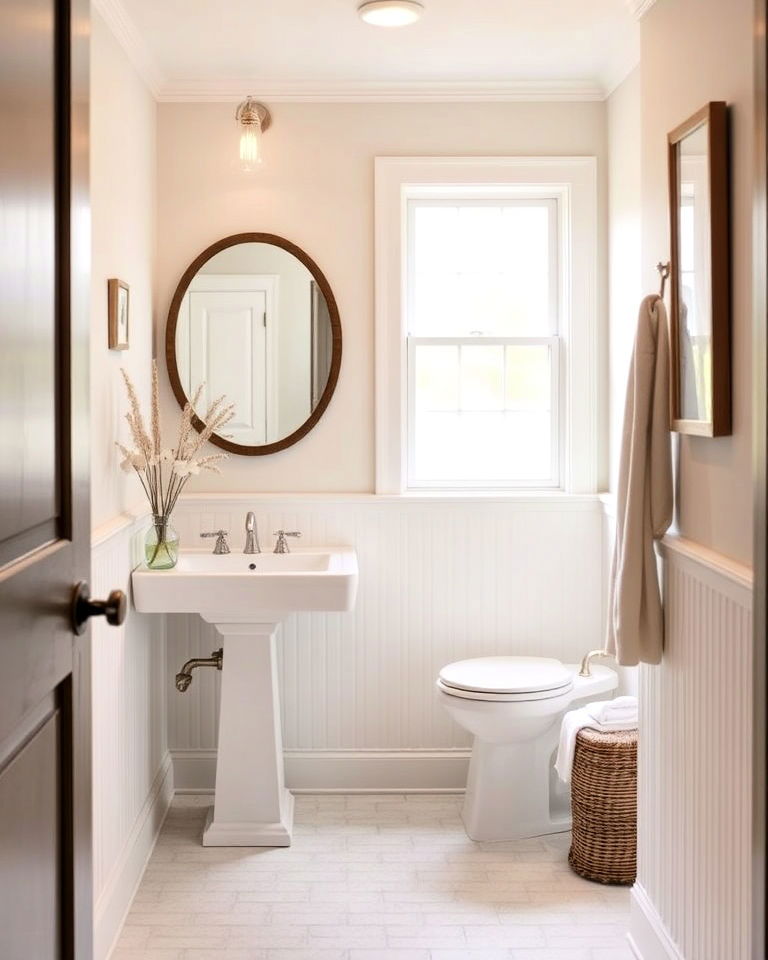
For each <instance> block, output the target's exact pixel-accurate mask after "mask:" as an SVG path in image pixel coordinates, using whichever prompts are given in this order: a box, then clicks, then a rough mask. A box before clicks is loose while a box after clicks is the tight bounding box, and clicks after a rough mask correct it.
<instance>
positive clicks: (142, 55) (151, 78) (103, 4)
mask: <svg viewBox="0 0 768 960" xmlns="http://www.w3.org/2000/svg"><path fill="white" fill-rule="evenodd" d="M92 3H93V8H94V10H96V11H97V12H98V13H99V14H100V16H101V17H102V19H103V20H104V22H105V23H106V25H107V26H108V27H109V29H110V30H111V31H112V34H113V35H114V37H115V39H116V40H117V42H118V43H119V44H120V46H121V47H122V48H123V50H124V51H125V54H126V56H127V57H128V59H129V60H130V62H131V64H132V66H133V68H134V69H135V70H136V72H137V73H138V74H139V76H140V77H141V79H142V80H143V81H144V83H146V85H147V86H148V87H149V90H150V92H151V94H152V96H153V97H155V99H157V96H158V94H159V93H160V90H161V89H162V87H163V85H164V82H165V78H164V76H163V73H162V71H161V70H160V68H159V67H158V65H157V63H156V62H155V58H154V57H153V56H152V54H151V52H150V50H149V48H148V46H147V44H146V42H145V41H144V38H143V37H142V35H141V33H140V31H139V30H138V29H137V27H136V24H135V23H134V22H133V20H132V19H131V18H130V16H129V15H128V12H127V11H126V9H125V7H124V6H123V4H122V3H121V0H92Z"/></svg>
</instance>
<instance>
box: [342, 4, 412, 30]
mask: <svg viewBox="0 0 768 960" xmlns="http://www.w3.org/2000/svg"><path fill="white" fill-rule="evenodd" d="M357 12H358V13H359V14H360V17H361V19H363V20H365V22H366V23H372V24H373V25H374V26H375V27H406V26H408V24H409V23H416V21H417V20H418V19H419V17H420V16H421V15H422V13H424V5H423V4H422V3H419V0H365V2H364V3H361V4H360V6H359V7H358V8H357Z"/></svg>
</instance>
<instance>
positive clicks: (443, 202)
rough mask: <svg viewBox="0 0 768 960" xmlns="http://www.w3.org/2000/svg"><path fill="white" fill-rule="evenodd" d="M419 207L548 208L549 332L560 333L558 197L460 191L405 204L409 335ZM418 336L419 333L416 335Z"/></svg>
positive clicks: (409, 333)
mask: <svg viewBox="0 0 768 960" xmlns="http://www.w3.org/2000/svg"><path fill="white" fill-rule="evenodd" d="M420 207H451V208H454V207H455V208H460V207H546V209H547V213H548V226H549V229H548V232H547V239H548V241H549V253H548V259H549V291H548V300H549V331H548V332H549V333H550V334H551V335H556V334H558V333H559V332H560V313H561V307H560V294H561V276H560V273H561V270H560V263H559V256H558V254H559V246H560V236H559V232H560V231H559V220H560V211H559V204H558V199H557V197H553V196H552V194H551V193H547V192H542V193H541V195H533V196H526V197H489V198H472V197H468V196H461V195H460V194H457V195H456V196H455V197H453V198H451V197H448V198H445V197H443V198H439V199H431V198H413V197H412V198H409V199H408V201H407V207H406V260H407V262H406V298H405V302H406V329H407V330H408V336H410V335H412V332H413V323H414V317H415V315H416V311H415V297H416V284H415V282H414V278H415V275H416V216H415V213H416V210H417V209H418V208H420ZM414 335H417V334H414Z"/></svg>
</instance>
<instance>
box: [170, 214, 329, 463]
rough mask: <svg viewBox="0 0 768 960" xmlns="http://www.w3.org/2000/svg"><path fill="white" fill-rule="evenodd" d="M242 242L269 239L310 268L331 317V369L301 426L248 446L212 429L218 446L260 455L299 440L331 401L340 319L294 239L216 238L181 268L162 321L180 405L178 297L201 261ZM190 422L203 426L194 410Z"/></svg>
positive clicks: (326, 286)
mask: <svg viewBox="0 0 768 960" xmlns="http://www.w3.org/2000/svg"><path fill="white" fill-rule="evenodd" d="M241 243H268V244H271V245H272V246H275V247H281V248H282V249H283V250H285V251H287V252H288V253H291V254H293V256H294V257H296V259H297V260H299V261H301V263H303V264H304V266H305V267H306V268H307V270H309V272H310V273H311V274H312V277H313V279H314V280H315V282H316V283H317V285H318V286H319V287H320V290H321V291H322V293H323V296H324V297H325V302H326V303H327V305H328V315H329V317H330V321H331V337H332V342H333V356H332V358H331V369H330V371H329V373H328V382H327V383H326V385H325V389H324V390H323V392H322V394H321V396H320V400H319V401H318V404H317V406H316V407H315V409H314V410H312V412H311V413H310V415H309V416H308V417H307V419H306V420H305V421H304V423H302V424H301V426H300V427H298V428H297V429H296V430H294V431H293V433H289V434H288V436H287V437H283V438H282V439H281V440H275V441H274V442H273V443H264V444H261V445H260V446H248V445H246V444H242V443H235V442H234V441H232V440H228V439H227V438H226V437H220V436H219V435H218V434H215V433H214V434H213V435H212V436H211V438H210V440H211V443H213V444H215V446H217V447H221V449H222V450H227V451H228V452H229V453H237V454H239V455H240V456H244V457H263V456H266V455H267V454H269V453H277V452H278V451H280V450H285V449H286V447H291V446H293V444H294V443H298V441H299V440H301V439H302V437H305V436H306V435H307V434H308V433H309V431H310V430H312V428H313V427H314V426H315V424H316V423H317V422H318V420H319V419H320V417H322V415H323V414H324V413H325V409H326V407H327V406H328V404H329V403H330V402H331V397H332V396H333V392H334V390H335V389H336V383H337V381H338V379H339V370H340V369H341V320H340V319H339V309H338V307H337V305H336V298H335V297H334V295H333V291H332V290H331V287H330V284H329V283H328V281H327V280H326V279H325V276H324V275H323V272H322V270H321V269H320V268H319V267H318V265H317V264H316V263H315V261H314V260H313V259H312V258H311V257H309V256H308V255H307V254H306V253H305V252H304V251H303V250H302V249H301V247H297V246H296V244H295V243H291V242H290V240H285V239H284V238H283V237H278V236H276V235H275V234H273V233H236V234H233V235H232V236H231V237H225V238H224V239H223V240H217V241H216V243H212V244H211V246H210V247H207V248H206V249H205V250H203V252H202V253H201V254H200V256H199V257H196V258H195V259H194V260H193V261H192V263H191V264H190V265H189V266H188V267H187V269H186V270H185V271H184V274H183V276H182V278H181V280H179V285H178V286H177V287H176V292H175V293H174V295H173V300H171V306H170V309H169V311H168V320H167V322H166V325H165V362H166V366H167V368H168V378H169V380H170V381H171V389H172V390H173V395H174V396H175V397H176V400H177V401H178V403H179V406H180V407H181V408H182V409H183V408H184V405H185V404H186V403H187V400H189V399H191V398H189V397H187V395H186V394H185V393H184V388H183V387H182V385H181V378H180V377H179V367H178V363H177V360H176V326H177V323H178V318H179V308H180V307H181V301H182V300H183V299H184V295H185V294H186V292H187V289H188V288H189V285H190V283H191V282H192V279H193V278H194V277H195V276H196V275H197V272H198V270H199V269H200V267H202V266H203V264H204V263H207V262H208V261H209V260H210V259H211V257H214V256H215V255H216V254H217V253H221V251H222V250H227V249H228V248H229V247H236V246H238V245H239V244H241ZM192 425H193V426H194V428H195V430H197V432H198V433H200V432H201V431H202V430H203V429H204V428H205V424H204V423H203V421H202V420H201V419H200V418H199V417H198V416H197V415H196V414H194V413H193V415H192Z"/></svg>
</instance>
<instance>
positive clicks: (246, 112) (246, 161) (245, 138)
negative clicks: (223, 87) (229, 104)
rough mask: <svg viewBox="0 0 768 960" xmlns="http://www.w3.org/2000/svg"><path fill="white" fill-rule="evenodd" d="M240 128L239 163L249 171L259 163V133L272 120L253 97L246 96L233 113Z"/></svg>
mask: <svg viewBox="0 0 768 960" xmlns="http://www.w3.org/2000/svg"><path fill="white" fill-rule="evenodd" d="M235 117H236V118H237V126H238V128H239V130H240V165H241V166H242V168H243V170H245V171H251V170H255V169H256V167H258V165H259V164H260V163H261V135H262V133H263V132H264V131H265V130H266V129H267V128H268V127H269V125H270V123H271V122H272V117H271V116H270V113H269V110H267V108H266V107H265V106H264V104H263V103H257V102H256V100H254V99H253V97H246V98H245V100H243V102H242V103H241V104H240V106H239V107H238V108H237V111H236V113H235Z"/></svg>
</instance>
